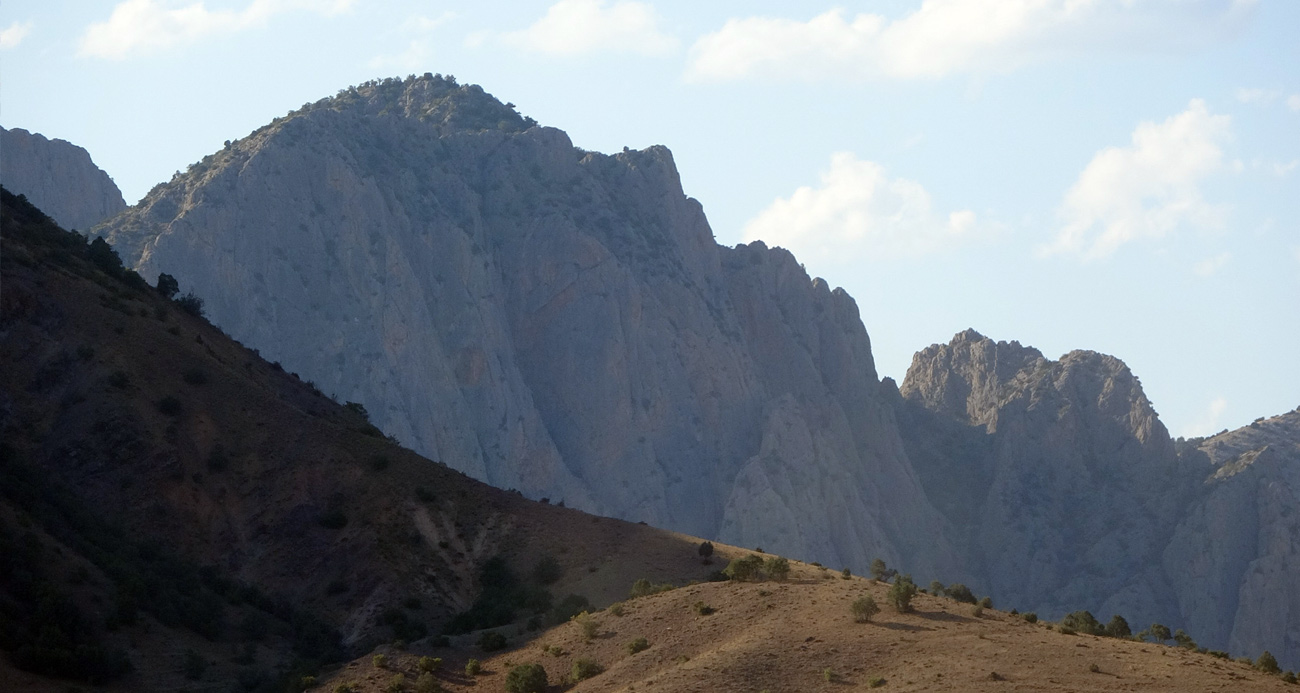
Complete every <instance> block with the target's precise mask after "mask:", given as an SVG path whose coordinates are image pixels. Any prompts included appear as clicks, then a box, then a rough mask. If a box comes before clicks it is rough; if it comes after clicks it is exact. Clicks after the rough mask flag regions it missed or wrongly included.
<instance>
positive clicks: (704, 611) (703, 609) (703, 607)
mask: <svg viewBox="0 0 1300 693" xmlns="http://www.w3.org/2000/svg"><path fill="white" fill-rule="evenodd" d="M693 608H694V609H695V613H697V614H699V615H700V616H708V615H710V614H712V613H714V612H716V611H717V609H715V608H713V607H711V606H709V605H708V604H705V603H704V602H695V604H694V605H693Z"/></svg>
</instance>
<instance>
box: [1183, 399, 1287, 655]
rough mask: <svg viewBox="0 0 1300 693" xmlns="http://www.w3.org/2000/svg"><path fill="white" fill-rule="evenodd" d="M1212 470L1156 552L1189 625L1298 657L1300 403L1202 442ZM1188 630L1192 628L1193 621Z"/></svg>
mask: <svg viewBox="0 0 1300 693" xmlns="http://www.w3.org/2000/svg"><path fill="white" fill-rule="evenodd" d="M1186 454H1187V456H1188V457H1191V458H1198V459H1200V460H1208V463H1209V466H1210V470H1211V471H1210V472H1209V473H1208V474H1207V477H1206V478H1205V480H1204V482H1203V484H1202V485H1201V487H1200V489H1199V494H1198V497H1197V498H1196V500H1195V502H1193V503H1192V504H1191V505H1190V506H1189V508H1188V509H1187V511H1186V512H1185V513H1184V514H1183V517H1182V518H1181V520H1180V522H1179V523H1178V527H1177V529H1176V530H1175V532H1174V536H1173V539H1172V540H1171V541H1170V542H1169V545H1168V546H1167V547H1166V549H1165V551H1164V555H1163V565H1164V568H1165V572H1166V573H1167V574H1168V575H1169V578H1170V582H1171V585H1172V588H1173V591H1174V594H1175V595H1176V598H1177V601H1178V605H1179V607H1180V610H1181V612H1182V613H1183V614H1184V615H1185V617H1186V619H1187V623H1188V624H1189V626H1190V628H1189V632H1192V633H1197V634H1200V633H1206V634H1207V635H1209V636H1210V637H1213V638H1214V640H1215V641H1216V642H1222V643H1226V645H1227V647H1228V648H1230V649H1231V651H1233V652H1246V653H1250V652H1259V651H1261V650H1264V649H1268V650H1270V651H1272V652H1273V654H1274V655H1275V656H1276V657H1277V658H1278V659H1279V661H1282V662H1283V663H1285V664H1287V665H1288V666H1294V665H1295V663H1296V662H1300V580H1297V579H1296V576H1297V575H1298V574H1300V408H1298V409H1296V410H1295V411H1291V412H1288V413H1286V414H1282V415H1281V416H1275V417H1272V418H1269V419H1264V420H1260V421H1256V422H1255V423H1252V424H1251V425H1249V426H1246V427H1244V428H1240V429H1238V430H1236V431H1231V432H1227V433H1222V434H1219V435H1217V436H1214V437H1212V438H1208V439H1206V440H1203V441H1199V444H1198V445H1197V447H1196V448H1195V449H1194V450H1189V451H1187V453H1186ZM1193 629H1194V630H1193Z"/></svg>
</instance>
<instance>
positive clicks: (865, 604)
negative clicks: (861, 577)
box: [849, 595, 880, 623]
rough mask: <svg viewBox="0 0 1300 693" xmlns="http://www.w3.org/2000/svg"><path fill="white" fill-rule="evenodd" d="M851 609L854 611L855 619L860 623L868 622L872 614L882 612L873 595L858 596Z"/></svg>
mask: <svg viewBox="0 0 1300 693" xmlns="http://www.w3.org/2000/svg"><path fill="white" fill-rule="evenodd" d="M849 609H850V610H851V611H852V612H853V620H854V621H857V622H858V623H866V622H868V621H870V620H871V617H872V616H875V615H876V614H878V613H880V607H878V606H876V600H875V599H872V598H871V595H864V596H862V597H858V598H857V599H856V600H854V602H853V604H852V605H851V606H850V607H849Z"/></svg>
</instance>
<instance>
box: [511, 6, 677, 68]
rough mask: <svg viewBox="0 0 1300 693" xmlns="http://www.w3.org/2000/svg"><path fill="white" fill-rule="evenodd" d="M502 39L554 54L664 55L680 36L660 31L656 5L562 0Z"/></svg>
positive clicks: (675, 47) (540, 51)
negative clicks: (539, 16)
mask: <svg viewBox="0 0 1300 693" xmlns="http://www.w3.org/2000/svg"><path fill="white" fill-rule="evenodd" d="M501 39H502V40H503V41H505V42H506V43H507V44H511V45H514V46H517V47H519V48H523V49H525V50H530V51H536V52H539V53H550V54H553V55H580V54H583V53H595V52H613V53H639V54H642V55H663V54H666V53H671V52H672V51H674V50H676V49H677V39H675V38H673V37H671V36H668V35H667V34H664V33H663V32H662V31H660V29H659V17H658V15H657V14H656V13H655V10H654V8H653V7H652V6H650V5H648V4H645V3H641V2H632V1H631V0H615V1H614V2H612V3H611V2H606V0H559V2H557V3H555V4H554V5H551V7H550V9H548V10H547V11H546V16H544V17H542V18H541V19H539V20H537V21H536V22H534V23H533V25H532V26H530V27H528V28H527V29H524V30H522V31H514V32H510V33H507V34H503V35H502V36H501Z"/></svg>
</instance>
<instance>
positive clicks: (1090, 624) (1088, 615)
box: [1061, 611, 1106, 635]
mask: <svg viewBox="0 0 1300 693" xmlns="http://www.w3.org/2000/svg"><path fill="white" fill-rule="evenodd" d="M1061 625H1062V626H1066V627H1068V628H1071V629H1073V630H1075V631H1077V632H1079V633H1085V634H1087V635H1102V634H1104V633H1105V632H1106V627H1105V626H1103V625H1101V622H1099V621H1098V620H1097V617H1096V616H1093V615H1092V612H1090V611H1071V612H1070V613H1068V614H1066V615H1065V618H1063V619H1061Z"/></svg>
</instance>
